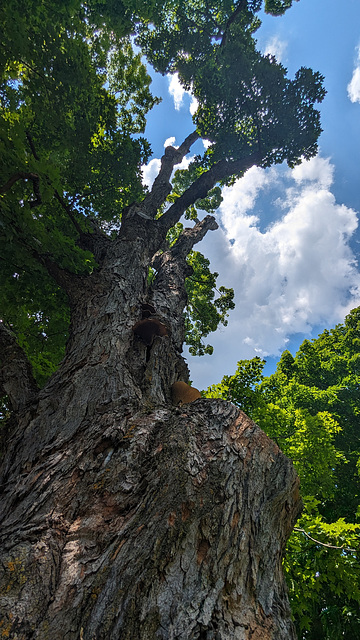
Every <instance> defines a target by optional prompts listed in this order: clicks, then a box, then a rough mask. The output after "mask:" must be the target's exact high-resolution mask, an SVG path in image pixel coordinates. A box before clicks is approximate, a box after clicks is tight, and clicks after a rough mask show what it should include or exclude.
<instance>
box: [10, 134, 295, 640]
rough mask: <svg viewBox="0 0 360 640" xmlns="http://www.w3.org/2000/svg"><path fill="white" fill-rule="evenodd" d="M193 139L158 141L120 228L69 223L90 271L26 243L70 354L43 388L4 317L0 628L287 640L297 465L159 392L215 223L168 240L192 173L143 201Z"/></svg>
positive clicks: (177, 366) (228, 409)
mask: <svg viewBox="0 0 360 640" xmlns="http://www.w3.org/2000/svg"><path fill="white" fill-rule="evenodd" d="M196 138H197V136H196V134H193V135H192V136H189V138H188V139H187V141H185V143H184V144H183V145H182V146H181V147H180V149H179V150H170V151H166V152H165V154H164V158H163V162H162V168H161V171H160V174H159V176H160V179H159V180H157V181H155V183H154V187H153V189H152V191H151V193H150V194H149V196H148V197H147V198H146V199H145V200H144V201H143V202H142V203H141V204H140V205H139V204H138V203H135V204H134V205H133V206H132V207H130V209H129V210H128V211H127V212H126V213H125V214H124V219H123V221H122V226H121V230H120V233H119V236H118V238H117V239H116V240H115V241H110V240H109V238H106V237H105V236H104V235H102V234H101V232H100V231H99V230H98V229H97V228H96V226H94V228H93V230H92V232H90V231H89V232H79V243H80V244H82V245H83V246H84V245H87V246H89V247H92V250H94V252H95V253H96V257H97V260H98V263H99V266H98V268H97V269H96V270H95V271H94V272H93V273H92V274H91V275H89V276H78V275H74V274H70V273H69V272H67V271H65V270H63V269H60V268H59V267H58V266H57V265H56V264H54V263H53V262H52V260H51V258H50V257H49V256H38V257H39V260H40V261H41V262H42V264H43V265H44V266H46V267H47V268H48V271H49V273H50V274H51V275H52V277H53V278H54V279H55V280H56V281H57V282H58V284H59V285H60V286H62V287H63V288H64V290H65V291H66V292H67V294H68V297H69V301H70V307H71V326H70V337H69V341H68V344H67V349H66V355H65V358H64V360H63V362H62V363H61V365H60V367H59V369H58V371H57V372H56V373H55V374H54V376H53V377H52V378H51V379H50V380H49V382H48V383H47V384H46V385H45V387H44V388H43V389H42V390H40V391H39V390H38V389H37V388H36V385H35V383H34V381H33V378H32V375H31V371H30V367H29V364H28V363H27V361H26V356H25V354H24V353H23V352H22V351H21V350H20V349H19V347H17V345H16V343H15V341H14V339H13V337H12V335H11V333H10V332H8V331H7V330H5V328H4V327H1V325H0V329H1V331H0V346H2V359H1V367H0V382H1V390H3V391H5V392H6V393H7V394H8V395H9V398H10V401H11V403H12V405H13V409H14V412H13V416H12V422H11V434H10V438H9V441H8V444H7V447H6V452H5V455H4V457H3V460H2V463H1V467H0V488H1V496H0V522H1V532H0V536H1V551H0V561H1V562H0V567H1V576H0V612H1V615H0V634H2V636H3V637H7V638H16V639H17V640H25V639H26V640H28V639H29V640H30V639H32V640H34V639H40V640H45V639H46V638H52V639H54V638H55V639H57V638H58V639H60V638H61V639H62V638H66V639H67V640H72V639H74V640H75V638H76V639H78V638H80V639H82V640H94V639H96V640H101V639H104V640H105V639H114V640H115V639H119V640H120V638H121V640H138V639H140V640H141V639H143V640H152V639H154V640H155V639H156V638H163V639H169V640H170V639H174V640H175V639H179V640H192V639H194V640H195V639H202V640H227V639H230V638H235V639H238V640H250V639H251V640H257V639H259V640H260V638H261V640H268V639H269V640H270V639H271V640H282V639H284V640H285V639H286V640H293V639H295V633H294V628H293V625H292V623H291V619H290V612H289V606H288V600H287V594H286V588H285V583H284V578H283V575H282V572H281V558H282V554H283V552H284V546H285V542H286V539H287V537H288V535H289V534H290V532H291V529H292V526H293V524H294V522H295V519H296V517H297V515H298V513H299V509H300V498H299V493H298V480H297V477H296V474H295V472H294V470H293V467H292V465H291V464H290V462H289V461H288V460H287V459H286V458H285V457H284V456H283V455H282V453H281V452H280V451H279V449H278V448H277V446H276V445H275V444H274V443H273V442H271V441H270V440H269V439H268V438H267V437H266V436H265V435H264V434H263V433H262V432H261V431H260V429H259V428H258V427H257V426H256V425H254V424H253V423H252V422H251V421H250V420H249V419H248V418H247V417H246V416H245V415H244V414H242V413H241V412H239V411H238V410H237V409H236V408H235V407H234V406H232V405H231V404H229V403H225V402H223V401H217V400H205V399H204V400H203V399H201V400H196V401H195V402H194V403H191V404H186V405H184V406H182V407H174V406H172V404H171V387H172V385H173V383H174V382H178V381H183V382H187V380H188V369H187V366H186V363H185V361H184V359H183V358H182V355H181V352H182V345H183V341H184V322H183V319H182V312H183V309H184V306H185V304H186V291H185V284H184V283H185V278H186V277H187V276H188V275H189V273H190V271H191V269H190V268H189V266H188V264H187V262H186V256H187V254H188V252H189V251H190V250H191V249H192V247H193V246H194V244H195V243H197V242H199V241H200V240H201V239H202V238H203V237H204V235H205V233H206V232H207V231H208V230H212V229H215V228H216V227H217V224H216V222H215V220H214V218H212V217H211V216H207V217H205V218H204V220H202V221H201V222H197V224H196V225H195V226H194V227H193V228H192V229H185V230H184V231H183V232H182V235H181V236H180V238H179V240H178V241H177V243H176V244H175V245H174V246H173V247H171V248H168V249H167V250H164V240H165V235H166V232H167V230H168V228H169V226H171V225H172V224H174V222H176V220H178V219H179V218H180V216H181V215H182V213H183V211H184V207H185V208H186V206H188V203H189V198H190V195H191V198H192V199H193V201H195V200H194V198H195V199H196V197H202V196H203V193H204V184H203V183H204V180H203V178H202V176H201V177H200V179H199V182H198V189H197V188H196V186H195V187H194V188H192V190H191V194H190V191H189V190H188V192H185V194H184V197H183V196H181V197H180V198H179V199H178V200H177V201H176V202H175V203H174V204H173V205H172V207H170V209H169V210H168V212H167V213H166V214H164V216H163V217H162V218H160V219H159V220H156V219H154V211H155V208H156V207H158V206H159V203H161V202H162V201H163V199H164V197H166V194H167V193H168V191H167V189H168V186H167V184H168V180H169V177H170V174H171V170H172V168H173V166H174V164H176V162H180V161H181V158H182V157H183V155H185V153H186V150H187V149H188V148H189V145H190V144H192V142H194V141H195V140H196ZM175 152H176V153H175ZM252 161H253V160H252ZM249 162H250V160H249V159H248V160H247V161H246V162H244V164H243V166H242V167H240V166H239V167H238V170H239V171H240V170H241V171H242V170H245V168H246V166H247V164H248V163H249ZM221 167H222V168H221V171H222V174H221V175H222V176H223V175H225V168H224V166H223V165H221ZM226 170H227V169H226ZM231 170H233V168H232V169H231ZM216 176H217V178H216ZM215 178H216V179H219V174H216V171H213V172H212V173H211V174H210V182H209V184H211V185H213V181H214V180H215ZM194 184H195V185H196V183H194ZM186 194H187V195H186ZM75 226H76V225H75ZM150 265H151V266H152V267H153V268H154V269H155V270H156V275H155V279H154V281H153V282H152V283H151V284H149V282H148V270H149V266H150ZM144 323H145V325H146V323H148V324H147V325H146V326H147V328H146V331H145V333H144V332H143V331H139V326H141V327H142V328H144ZM160 328H161V330H160ZM16 371H18V373H19V375H18V376H17V375H16Z"/></svg>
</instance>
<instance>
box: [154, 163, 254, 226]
mask: <svg viewBox="0 0 360 640" xmlns="http://www.w3.org/2000/svg"><path fill="white" fill-rule="evenodd" d="M261 160H262V155H261V152H260V151H257V152H255V153H252V154H251V155H249V156H247V157H246V158H242V159H241V160H233V161H231V160H220V161H219V162H218V163H217V164H215V165H214V166H213V167H211V169H209V170H208V171H205V173H202V174H201V176H199V178H198V179H197V180H195V182H193V183H192V184H191V185H190V187H189V188H188V189H186V191H184V193H183V194H182V195H181V196H180V198H178V199H177V200H176V201H175V202H174V204H173V205H172V206H171V207H170V208H169V209H168V211H167V212H166V213H164V215H163V216H162V217H161V218H160V220H159V224H160V225H162V227H163V233H164V234H166V233H167V231H168V230H169V229H170V228H171V227H173V226H174V224H176V223H177V222H178V221H179V220H180V218H181V216H182V215H183V213H184V212H185V211H186V209H187V208H188V207H190V205H192V204H194V203H195V202H196V200H199V199H201V198H205V197H206V195H207V194H208V193H209V191H210V189H212V188H213V187H214V186H215V185H216V183H217V182H219V181H220V180H225V179H226V178H229V177H230V176H233V175H237V174H238V175H241V174H243V173H245V171H247V170H248V169H250V168H251V167H253V166H254V165H257V164H259V163H260V162H261Z"/></svg>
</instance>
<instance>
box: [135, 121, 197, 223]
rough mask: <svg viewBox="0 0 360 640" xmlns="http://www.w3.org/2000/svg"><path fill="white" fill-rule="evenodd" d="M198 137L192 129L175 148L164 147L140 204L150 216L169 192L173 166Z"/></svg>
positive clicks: (154, 213)
mask: <svg viewBox="0 0 360 640" xmlns="http://www.w3.org/2000/svg"><path fill="white" fill-rule="evenodd" d="M199 138H200V136H199V134H198V133H196V131H193V133H191V134H190V135H189V136H187V138H185V140H184V142H183V143H182V144H181V145H180V147H178V148H177V149H175V147H171V146H169V147H166V149H165V153H164V155H163V157H162V158H161V169H160V171H159V174H158V176H157V177H156V178H155V181H154V184H153V186H152V189H151V191H150V193H149V194H148V195H147V196H146V197H145V198H144V200H143V201H142V203H141V205H142V206H143V207H144V208H145V210H146V212H147V213H148V214H149V216H150V217H152V218H154V217H155V215H156V213H157V211H158V209H159V207H161V205H162V204H163V203H164V202H165V200H166V198H167V197H168V195H169V193H171V184H170V178H171V174H172V172H173V169H174V166H175V165H176V164H179V163H180V162H181V161H182V159H183V158H184V157H185V156H186V154H187V153H189V151H190V148H191V146H192V145H193V144H194V142H196V141H197V140H198V139H199Z"/></svg>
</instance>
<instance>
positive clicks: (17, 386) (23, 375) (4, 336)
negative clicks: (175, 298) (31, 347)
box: [0, 321, 39, 411]
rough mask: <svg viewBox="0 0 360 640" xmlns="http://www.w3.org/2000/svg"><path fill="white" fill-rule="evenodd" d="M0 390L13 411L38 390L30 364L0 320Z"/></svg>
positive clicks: (24, 404)
mask: <svg viewBox="0 0 360 640" xmlns="http://www.w3.org/2000/svg"><path fill="white" fill-rule="evenodd" d="M0 353H1V359H0V391H1V392H2V393H3V394H6V395H7V396H8V397H9V400H10V402H11V406H12V408H13V410H14V411H21V410H22V409H24V408H25V407H26V405H28V404H29V402H31V401H32V399H33V398H34V396H35V395H36V394H37V392H38V391H39V389H38V386H37V384H36V382H35V379H34V377H33V374H32V370H31V365H30V362H29V360H28V359H27V356H26V355H25V353H24V351H23V349H21V347H19V345H18V344H17V342H16V339H15V336H14V334H13V333H12V332H11V331H10V330H9V329H7V328H6V327H5V325H4V323H3V322H1V321H0Z"/></svg>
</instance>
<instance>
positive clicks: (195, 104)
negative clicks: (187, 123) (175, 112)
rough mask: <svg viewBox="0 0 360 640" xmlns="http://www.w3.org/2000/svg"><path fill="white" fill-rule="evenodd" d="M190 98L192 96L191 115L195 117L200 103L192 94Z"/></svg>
mask: <svg viewBox="0 0 360 640" xmlns="http://www.w3.org/2000/svg"><path fill="white" fill-rule="evenodd" d="M190 96H191V102H190V107H189V111H190V113H191V115H192V116H193V115H194V114H195V112H196V111H197V108H198V106H199V103H198V101H197V100H196V98H195V96H193V95H191V94H190Z"/></svg>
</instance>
